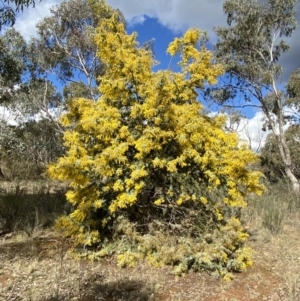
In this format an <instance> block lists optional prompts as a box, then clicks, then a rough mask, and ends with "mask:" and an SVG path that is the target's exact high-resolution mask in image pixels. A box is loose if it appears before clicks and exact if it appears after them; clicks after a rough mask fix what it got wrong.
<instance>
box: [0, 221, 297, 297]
mask: <svg viewBox="0 0 300 301" xmlns="http://www.w3.org/2000/svg"><path fill="white" fill-rule="evenodd" d="M299 230H300V218H299V216H297V217H294V218H293V219H291V220H289V221H287V222H286V223H285V225H284V227H283V230H282V232H281V233H280V234H278V235H271V234H270V233H269V232H268V231H266V230H259V231H257V232H256V233H255V235H253V236H252V237H251V239H250V240H249V243H248V244H249V245H250V246H251V247H252V248H253V250H254V262H255V263H254V266H253V267H252V268H250V269H248V270H247V271H246V272H244V273H238V274H235V275H234V280H233V281H231V282H230V283H226V282H224V281H222V280H217V279H215V278H213V277H212V276H210V275H208V274H206V273H201V274H200V273H189V274H187V275H185V276H183V277H180V278H179V277H175V276H174V275H172V268H171V267H165V268H161V269H157V268H151V267H149V266H147V265H144V264H140V265H139V266H138V267H137V268H130V269H129V268H126V269H122V268H119V267H118V266H117V265H116V263H115V260H114V259H109V260H107V259H105V260H103V261H101V262H87V261H75V260H73V259H72V258H71V257H70V256H69V255H68V253H67V246H66V244H65V243H64V241H63V240H62V239H61V238H60V237H59V236H57V235H56V234H55V233H53V232H51V233H50V232H46V233H39V235H36V236H35V237H33V238H27V239H25V238H24V237H23V236H22V234H21V233H16V234H14V235H6V236H2V237H0V300H1V301H2V300H3V301H4V300H5V301H8V300H28V301H29V300H30V301H58V300H68V301H69V300H78V301H79V300H80V301H96V300H102V301H113V300H116V301H117V300H118V301H129V300H130V301H131V300H136V301H138V300H141V301H154V300H162V301H164V300H172V301H180V300H184V301H189V300H191V301H192V300H193V301H200V300H201V301H212V300H214V301H225V300H226V301H243V300H262V301H267V300H268V301H273V300H274V301H275V300H280V301H296V300H300V234H299V232H300V231H299Z"/></svg>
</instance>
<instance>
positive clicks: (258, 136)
mask: <svg viewBox="0 0 300 301" xmlns="http://www.w3.org/2000/svg"><path fill="white" fill-rule="evenodd" d="M263 124H264V115H263V113H262V112H257V113H256V114H255V115H254V116H253V117H252V118H249V119H248V118H243V119H242V120H241V122H240V124H239V126H238V127H237V133H238V135H239V136H240V138H241V141H243V142H245V143H247V144H248V145H249V147H250V148H251V149H252V150H253V151H256V152H258V151H259V150H260V149H261V147H262V146H263V145H264V144H265V142H266V138H267V136H268V135H269V134H270V131H263V130H262V128H263Z"/></svg>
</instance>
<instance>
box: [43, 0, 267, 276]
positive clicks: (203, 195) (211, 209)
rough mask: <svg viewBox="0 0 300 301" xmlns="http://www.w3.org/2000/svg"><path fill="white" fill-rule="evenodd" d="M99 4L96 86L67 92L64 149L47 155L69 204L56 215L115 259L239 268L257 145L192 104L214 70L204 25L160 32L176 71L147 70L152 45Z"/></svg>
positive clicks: (78, 237)
mask: <svg viewBox="0 0 300 301" xmlns="http://www.w3.org/2000/svg"><path fill="white" fill-rule="evenodd" d="M101 9H102V10H106V11H107V12H109V13H111V18H110V19H101V20H100V22H99V26H98V28H97V30H96V35H95V43H96V47H97V48H98V52H97V56H98V58H99V59H101V62H102V63H103V64H104V66H105V73H104V75H103V76H102V77H101V78H99V82H100V85H99V94H100V95H101V97H100V98H99V100H98V101H97V102H95V101H93V100H91V99H85V98H78V99H73V100H72V101H71V102H70V103H69V111H68V113H66V114H65V115H64V116H63V117H62V119H61V122H62V124H63V126H64V127H66V128H68V130H67V131H66V132H65V135H64V144H65V147H66V148H67V152H66V155H65V156H64V157H61V158H60V159H59V160H58V161H57V163H55V164H52V165H50V166H49V173H50V175H51V176H52V177H53V178H56V179H60V180H62V181H68V182H69V183H70V188H69V191H68V192H67V199H68V201H69V202H70V203H71V204H72V205H73V209H74V210H73V212H72V213H71V214H70V215H68V216H64V217H62V218H61V219H60V220H59V221H58V223H57V226H58V227H59V228H60V229H61V230H63V232H64V234H65V235H66V236H67V237H69V238H70V240H71V241H72V243H73V245H74V247H75V249H77V248H79V250H81V252H82V254H84V255H85V256H88V257H89V258H92V259H97V258H99V257H101V256H105V255H109V254H113V253H117V254H119V255H118V261H119V264H120V265H121V266H124V265H134V262H135V260H136V259H139V258H145V259H146V260H148V261H149V263H151V264H154V265H161V264H171V265H174V266H175V273H177V274H181V273H184V272H185V271H186V270H188V269H194V270H203V269H206V270H210V271H217V273H218V274H221V275H223V276H224V275H227V274H226V271H228V270H244V269H245V268H246V267H247V266H249V265H251V260H250V257H249V250H248V249H247V248H244V247H243V243H244V241H245V240H246V238H247V234H246V233H245V232H244V230H243V227H242V225H241V223H240V221H239V219H238V216H237V215H236V214H235V212H236V209H238V208H241V207H243V206H245V205H246V201H245V196H246V195H247V194H248V193H258V194H259V193H261V192H262V190H263V186H262V185H261V184H260V182H259V179H260V177H261V174H260V173H259V172H256V171H253V170H251V168H250V165H251V163H253V162H255V161H256V159H257V157H256V155H255V154H254V153H253V152H251V151H250V150H249V149H248V148H247V147H246V146H239V141H238V138H237V136H236V135H235V134H234V133H226V132H225V131H224V130H223V126H224V124H225V120H224V117H215V118H210V117H207V116H205V115H204V114H203V113H202V110H203V106H202V105H201V104H200V103H199V101H198V99H197V97H198V90H199V89H202V88H203V87H204V85H206V84H207V83H208V84H215V83H216V78H217V77H218V76H220V75H221V74H222V73H223V67H222V66H221V65H219V64H213V63H212V54H211V52H210V51H208V50H207V49H206V48H205V45H204V44H205V43H204V42H205V34H204V33H203V32H201V31H199V30H196V29H193V30H189V31H187V32H186V33H185V35H184V36H183V37H182V38H177V39H175V40H174V41H173V42H172V43H171V44H170V46H169V48H168V53H169V54H170V55H171V56H177V55H178V56H180V62H179V66H180V68H181V71H179V72H175V71H172V70H160V71H157V72H154V71H153V66H154V65H155V64H156V62H155V60H154V59H153V55H152V52H151V51H149V50H147V49H145V48H144V47H140V46H139V45H138V43H137V41H136V36H137V35H136V33H133V34H131V35H128V34H126V31H125V29H124V24H123V23H122V22H120V20H119V16H118V14H116V13H115V12H114V11H113V10H112V9H111V8H109V7H108V6H106V4H105V3H104V1H103V2H102V5H101ZM162 233H164V234H165V235H164V236H163V237H161V235H162ZM77 250H78V249H77Z"/></svg>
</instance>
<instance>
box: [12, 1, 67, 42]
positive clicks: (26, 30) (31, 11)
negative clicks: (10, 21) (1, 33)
mask: <svg viewBox="0 0 300 301" xmlns="http://www.w3.org/2000/svg"><path fill="white" fill-rule="evenodd" d="M61 2H62V1H61V0H48V1H47V0H44V1H41V2H36V5H35V7H29V8H28V9H24V11H23V12H22V13H20V14H18V16H17V21H16V24H15V26H14V27H15V28H16V30H18V31H19V32H20V33H21V34H22V35H23V37H24V38H25V39H27V40H28V39H29V38H30V37H32V36H35V35H36V28H35V26H36V24H37V23H38V22H39V21H41V20H42V19H43V18H45V17H46V16H48V15H49V14H50V8H51V7H53V6H55V5H58V4H60V3H61Z"/></svg>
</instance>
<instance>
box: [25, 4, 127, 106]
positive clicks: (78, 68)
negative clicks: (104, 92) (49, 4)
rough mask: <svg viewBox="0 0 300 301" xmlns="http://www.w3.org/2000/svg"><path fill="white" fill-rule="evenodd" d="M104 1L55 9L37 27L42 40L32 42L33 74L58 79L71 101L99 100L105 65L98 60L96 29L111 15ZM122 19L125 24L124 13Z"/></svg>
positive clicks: (67, 5)
mask: <svg viewBox="0 0 300 301" xmlns="http://www.w3.org/2000/svg"><path fill="white" fill-rule="evenodd" d="M102 2H103V1H102V0H69V1H64V2H63V3H61V4H60V5H58V6H55V7H53V8H52V9H51V10H50V11H51V15H50V16H49V17H46V18H45V19H43V20H42V21H41V22H39V23H38V24H37V32H38V37H37V38H32V39H31V41H30V45H29V46H30V47H29V50H30V55H31V61H32V63H33V65H32V73H33V75H34V76H35V77H43V76H49V75H52V76H55V77H56V78H57V79H59V80H60V81H61V82H62V83H63V84H64V96H66V98H67V99H70V98H72V97H77V96H84V97H88V98H90V99H94V100H96V99H97V97H98V89H97V88H96V86H97V85H96V84H97V78H98V77H99V76H101V75H102V74H103V72H104V70H105V66H104V65H103V64H102V63H101V61H100V59H99V58H98V57H97V55H96V54H97V51H98V46H97V45H96V43H95V42H94V35H95V28H96V26H97V24H98V22H99V20H100V19H101V18H108V17H110V15H111V13H110V12H107V11H105V10H103V9H101V6H102V5H103V3H102ZM114 11H115V12H117V13H118V16H119V20H120V21H122V22H123V23H125V21H124V18H123V15H122V14H121V12H119V11H117V10H114Z"/></svg>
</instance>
